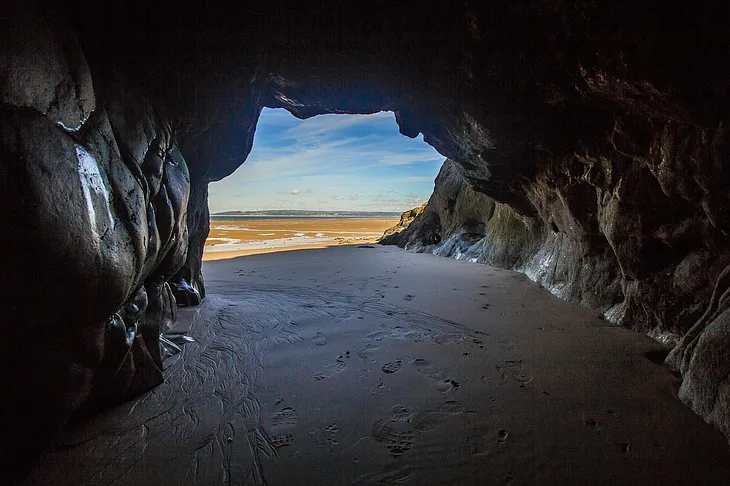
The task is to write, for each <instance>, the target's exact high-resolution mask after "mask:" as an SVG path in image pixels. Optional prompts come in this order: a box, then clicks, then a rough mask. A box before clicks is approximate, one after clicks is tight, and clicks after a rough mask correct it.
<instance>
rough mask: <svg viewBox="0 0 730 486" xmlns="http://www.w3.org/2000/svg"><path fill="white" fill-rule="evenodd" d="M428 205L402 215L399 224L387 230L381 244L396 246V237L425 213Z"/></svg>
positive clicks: (424, 204) (422, 205)
mask: <svg viewBox="0 0 730 486" xmlns="http://www.w3.org/2000/svg"><path fill="white" fill-rule="evenodd" d="M426 204H428V202H425V203H423V204H421V205H420V206H418V207H417V208H413V209H409V210H408V211H405V212H404V213H403V214H401V215H400V221H398V224H397V225H395V226H393V227H392V228H388V229H387V230H385V232H384V233H383V236H382V238H381V239H380V241H379V243H382V244H384V245H389V244H390V245H392V244H395V241H397V240H396V238H394V237H395V236H397V235H398V234H400V233H401V232H402V231H403V230H405V229H407V228H408V226H409V225H410V224H411V223H412V222H413V221H414V220H415V219H416V218H417V217H418V216H419V215H420V214H421V213H422V212H423V210H424V209H426Z"/></svg>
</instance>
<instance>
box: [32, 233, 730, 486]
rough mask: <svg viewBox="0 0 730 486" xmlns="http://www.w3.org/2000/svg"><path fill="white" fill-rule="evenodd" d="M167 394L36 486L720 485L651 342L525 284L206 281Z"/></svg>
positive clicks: (698, 424)
mask: <svg viewBox="0 0 730 486" xmlns="http://www.w3.org/2000/svg"><path fill="white" fill-rule="evenodd" d="M204 273H205V275H206V283H207V290H208V292H209V297H208V298H207V299H205V301H204V303H203V305H202V306H201V307H200V308H199V309H197V310H188V311H184V312H183V313H182V314H183V319H182V322H181V324H180V325H181V326H183V327H184V326H185V325H186V324H185V323H186V322H187V323H189V324H190V325H191V329H190V335H191V336H192V337H194V338H195V340H196V342H194V343H191V344H187V345H185V347H184V349H183V353H182V355H178V356H176V357H173V358H170V359H169V360H168V361H167V362H166V367H167V369H166V371H165V375H166V383H165V384H163V385H162V386H160V387H158V388H157V389H155V390H153V391H152V392H150V393H149V394H147V395H145V396H143V397H141V398H140V399H138V400H135V401H133V402H131V403H129V404H125V405H123V406H121V407H118V408H116V409H114V410H111V411H108V412H106V413H105V414H102V415H100V416H97V417H95V418H94V419H93V420H91V421H87V422H84V423H83V424H80V425H79V426H77V427H76V428H71V429H70V430H69V431H67V433H66V434H65V435H64V436H63V437H62V438H61V440H60V441H59V444H58V446H59V449H58V450H57V451H56V452H55V453H53V454H51V455H49V456H48V457H46V458H45V459H44V461H43V462H42V463H41V464H40V465H39V467H38V469H37V470H36V471H35V475H34V477H33V478H32V480H31V481H30V482H29V484H57V485H63V484H82V483H83V484H130V485H131V484H135V485H136V484H150V485H158V484H206V485H207V484H254V485H263V484H268V485H341V484H347V485H349V484H357V485H360V484H361V485H375V484H411V485H431V484H433V485H441V484H452V485H484V484H547V485H551V484H561V485H562V484H576V485H585V484H612V485H613V484H663V485H666V484H725V483H726V482H727V478H728V477H730V448H728V445H727V442H726V440H725V438H724V437H723V436H722V435H721V434H720V433H719V432H717V431H716V430H714V429H713V428H712V427H710V426H708V425H707V424H705V423H704V422H702V421H701V420H700V419H699V418H697V417H696V416H695V415H693V414H692V413H691V412H690V411H689V410H688V409H687V408H686V407H685V406H684V405H682V404H681V403H680V402H679V401H678V400H677V398H676V395H675V391H676V388H677V384H678V379H677V377H676V376H675V375H674V374H672V373H671V372H670V371H668V370H667V369H665V368H664V367H662V366H661V365H660V364H657V363H656V362H657V361H659V360H660V359H661V356H662V348H661V346H660V345H659V344H657V343H656V342H654V341H652V340H651V339H649V338H647V337H645V336H642V335H639V334H635V333H632V332H630V331H627V330H624V329H619V328H615V327H612V326H610V325H608V324H606V323H605V322H603V321H601V320H600V319H598V318H597V317H595V315H594V314H593V313H591V312H590V311H588V310H585V309H581V308H577V307H575V306H572V305H569V304H566V303H565V302H562V301H560V300H558V299H557V298H555V297H554V296H552V295H551V294H550V293H549V292H547V291H546V290H544V289H543V288H541V287H540V286H538V285H537V284H534V283H533V282H530V281H529V280H527V279H526V278H525V277H524V276H522V275H520V274H516V273H513V272H509V271H502V270H498V269H494V268H491V267H488V266H484V265H476V264H470V263H465V262H456V261H453V260H449V259H445V258H439V257H436V256H433V255H425V254H413V253H407V252H405V251H403V250H400V249H397V248H393V247H380V246H375V247H374V248H359V247H358V246H343V247H337V248H327V249H322V250H302V251H295V252H284V253H277V254H268V255H256V256H249V257H244V258H237V259H232V260H225V261H217V262H207V263H205V264H204Z"/></svg>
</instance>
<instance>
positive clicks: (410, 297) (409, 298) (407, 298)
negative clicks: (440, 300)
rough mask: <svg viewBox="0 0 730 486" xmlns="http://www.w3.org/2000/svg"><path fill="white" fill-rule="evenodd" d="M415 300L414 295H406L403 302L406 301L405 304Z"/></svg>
mask: <svg viewBox="0 0 730 486" xmlns="http://www.w3.org/2000/svg"><path fill="white" fill-rule="evenodd" d="M415 298H416V296H415V295H411V294H408V295H406V296H405V297H403V300H405V301H407V302H410V301H412V300H413V299H415Z"/></svg>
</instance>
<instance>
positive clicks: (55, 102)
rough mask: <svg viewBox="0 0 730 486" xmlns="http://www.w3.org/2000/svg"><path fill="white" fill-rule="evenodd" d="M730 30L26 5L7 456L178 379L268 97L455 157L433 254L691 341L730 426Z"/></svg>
mask: <svg viewBox="0 0 730 486" xmlns="http://www.w3.org/2000/svg"><path fill="white" fill-rule="evenodd" d="M727 21H728V11H727V8H726V7H725V6H724V5H722V2H714V3H711V2H700V3H696V2H695V3H691V2H669V3H667V2H654V1H649V2H632V1H628V0H621V1H618V2H611V3H610V4H608V3H607V4H605V5H603V4H601V3H600V2H593V1H588V0H586V1H583V0H579V1H577V2H573V3H571V4H570V5H568V4H567V3H565V2H562V1H559V0H555V1H546V2H527V1H519V0H517V1H513V2H471V1H465V2H456V3H455V2H446V1H433V2H425V3H424V2H411V1H402V2H341V1H339V0H337V1H335V0H325V1H323V2H319V3H317V5H316V6H312V5H310V4H308V3H307V2H293V1H287V0H274V1H271V2H260V3H259V4H258V5H256V6H246V8H244V7H242V6H241V4H240V2H233V1H225V0H218V1H215V2H207V3H205V4H201V3H196V2H184V1H183V2H178V3H175V5H174V6H172V5H171V4H169V3H168V2H165V1H147V0H145V1H142V0H131V1H130V0H124V1H122V0H110V1H108V2H87V1H84V0H71V1H69V2H63V3H62V4H59V3H58V2H50V1H44V0H10V1H9V2H5V3H4V4H3V9H2V13H0V24H1V25H0V36H2V41H1V42H0V88H1V89H0V96H1V99H0V101H1V104H0V110H1V111H2V117H1V118H0V185H1V186H2V187H1V188H2V191H0V201H2V202H1V204H2V209H3V214H4V215H7V217H5V218H3V220H2V221H1V222H0V226H2V227H1V228H0V230H2V234H3V235H4V239H3V241H2V248H0V250H1V251H0V268H1V270H0V272H1V273H0V279H1V280H0V285H1V287H0V290H1V291H2V292H1V293H0V295H1V297H0V299H2V300H1V302H0V305H2V309H3V314H2V325H3V330H4V339H3V342H2V350H1V353H2V356H3V359H4V360H5V364H4V366H3V371H2V373H3V375H2V379H3V380H5V381H4V383H9V385H7V386H8V387H9V388H10V389H17V393H13V394H4V396H3V399H2V400H3V401H2V406H3V409H2V414H0V415H2V417H3V419H2V420H3V422H2V424H0V426H2V427H3V429H4V430H6V431H8V432H7V434H8V435H7V436H8V437H12V439H11V441H10V442H12V441H15V440H16V439H17V440H18V441H19V442H13V444H19V445H13V446H12V447H11V446H9V445H8V443H9V442H8V441H6V443H5V444H4V446H3V447H4V449H3V450H5V451H7V450H8V449H13V448H15V447H17V449H18V450H25V449H29V448H33V444H35V443H36V442H37V441H38V438H42V437H45V436H48V435H49V433H51V432H52V431H53V430H55V429H57V428H58V427H60V426H61V425H62V424H63V423H64V422H65V421H66V420H67V419H68V417H69V416H71V415H72V414H73V413H74V412H75V411H77V410H79V409H80V408H82V407H84V406H86V405H87V404H89V403H101V402H109V401H111V400H112V399H113V400H117V399H123V398H124V397H125V396H128V395H129V394H130V393H134V392H138V391H139V390H142V389H144V388H145V386H149V385H150V384H152V383H154V382H156V381H159V379H160V374H159V357H157V356H155V336H158V335H159V330H160V327H164V322H165V320H166V318H165V317H164V314H165V312H166V311H165V310H164V309H166V308H169V307H171V304H170V302H171V300H170V298H169V291H168V290H167V289H168V286H166V281H168V280H169V279H171V278H173V277H174V279H173V283H174V284H175V285H174V287H175V289H174V291H175V292H177V293H178V294H179V293H180V292H183V295H179V296H180V297H181V300H186V301H187V302H188V303H195V302H196V301H197V298H198V297H197V296H196V294H197V295H199V296H204V294H205V289H204V282H203V278H202V275H201V271H200V269H201V255H202V250H203V244H204V241H205V238H206V235H207V232H208V209H207V185H208V183H209V182H211V181H215V180H219V179H221V178H223V177H226V176H227V175H229V174H231V173H232V172H233V171H234V170H235V169H236V168H237V167H238V166H240V164H242V163H243V162H244V160H245V159H246V157H247V156H248V153H249V152H250V150H251V147H252V144H253V135H254V132H255V127H256V122H257V119H258V116H259V113H260V111H261V109H262V108H263V107H265V106H268V107H274V108H276V107H278V108H285V109H287V110H289V111H290V112H291V113H292V114H294V115H295V116H298V117H301V118H306V117H310V116H314V115H317V114H321V113H373V112H377V111H380V110H391V111H393V112H395V115H396V121H397V122H398V125H399V128H400V131H401V132H402V133H403V134H404V135H406V136H410V137H415V136H417V135H418V134H419V133H420V134H423V137H424V140H425V141H426V142H427V143H429V144H431V145H432V146H434V147H435V148H436V149H437V150H438V151H439V152H440V153H442V154H443V155H444V156H446V157H448V158H449V159H450V161H451V162H449V163H448V164H447V165H446V166H445V167H444V170H443V171H442V173H441V175H440V176H439V180H438V181H437V188H436V193H435V194H434V196H433V197H432V200H431V202H429V204H428V206H427V207H426V209H425V210H424V212H423V213H422V215H421V216H420V217H418V218H417V219H416V220H415V221H414V222H413V223H412V224H411V225H410V226H409V228H408V229H407V230H405V231H403V232H402V233H401V235H402V236H399V238H401V239H402V241H406V242H409V248H411V247H415V246H418V245H422V246H423V247H424V248H425V247H428V246H429V245H433V244H435V242H436V240H438V239H440V241H439V243H438V245H437V246H438V249H439V250H438V251H440V252H442V253H443V254H449V255H456V254H460V255H463V256H464V257H465V258H470V259H474V258H476V259H477V260H479V261H483V262H488V263H492V264H495V265H499V266H504V267H507V268H515V269H519V270H521V271H524V272H525V273H527V274H528V275H531V277H532V278H534V279H535V280H537V281H540V282H542V283H544V284H545V285H546V286H548V287H549V288H551V289H553V291H554V292H555V293H557V294H558V295H561V296H563V297H564V298H566V299H569V300H572V301H576V302H582V303H585V304H586V305H590V306H593V307H595V308H596V309H598V310H599V311H600V312H602V313H604V314H605V315H606V316H607V318H609V319H610V320H611V321H613V322H616V323H620V324H622V325H626V326H628V327H631V328H634V329H637V330H641V331H644V332H648V333H650V334H652V335H654V336H657V337H662V338H664V339H665V340H666V341H667V342H669V343H671V342H674V341H676V340H679V345H678V347H677V348H676V350H675V352H674V353H673V355H672V357H671V362H672V363H673V364H675V365H677V366H678V367H679V369H680V371H681V372H682V373H683V375H684V376H685V377H686V380H685V382H684V384H683V387H682V390H681V393H680V395H681V396H682V398H683V400H685V401H686V402H687V403H688V404H690V406H692V407H693V409H694V410H696V411H697V412H698V413H700V414H702V416H703V417H705V418H706V419H708V420H710V421H712V423H714V424H716V425H717V426H718V427H720V428H723V430H727V428H728V425H727V424H730V412H728V411H727V410H728V407H726V406H724V405H723V404H724V403H725V402H724V400H725V398H724V397H725V391H724V390H725V388H724V387H725V381H724V376H726V374H727V373H726V370H725V364H724V363H725V361H726V358H725V356H726V355H727V354H728V353H727V343H726V338H725V337H724V336H726V335H727V319H726V315H725V313H724V309H725V306H726V301H727V300H728V299H725V298H724V293H725V290H726V289H727V287H728V282H727V279H726V278H725V277H724V275H725V274H724V273H723V272H724V269H725V268H727V267H728V265H730V255H729V253H728V248H729V245H728V237H729V235H730V190H729V189H728V184H727V180H728V176H730V174H729V171H730V168H729V165H728V160H727V159H728V137H729V136H730V134H729V133H728V130H729V129H728V125H727V120H728V112H729V111H730V108H729V106H730V98H729V96H730V95H729V93H730V76H728V74H729V73H728V70H729V69H730V63H729V62H728V52H729V51H728V49H727V46H728V45H730V31H728V30H727V29H726V28H725V26H726V24H727ZM21 40H22V42H21ZM182 154H184V160H183V155H182ZM186 162H187V166H188V169H189V171H188V170H187V169H186ZM183 222H185V224H183ZM434 248H435V247H434ZM713 289H714V290H713ZM713 295H714V297H713ZM145 303H146V305H147V307H146V309H145ZM165 303H166V304H165ZM153 304H154V305H153ZM165 306H167V307H165ZM708 306H709V307H708ZM695 323H697V325H696V326H694V327H693V325H694V324H695ZM135 328H136V329H137V331H135ZM690 328H692V331H690V333H689V334H688V335H687V336H686V337H685V334H686V333H687V332H688V331H689V330H690ZM11 370H12V371H11ZM155 370H157V371H156V372H155ZM142 377H144V380H146V381H145V383H146V385H145V386H143V385H142V384H140V380H142ZM144 380H142V381H144ZM125 390H127V391H125ZM110 397H112V398H110ZM27 403H35V404H38V406H37V407H35V408H34V407H28V406H27V405H25V404H27ZM19 417H20V418H19ZM28 417H33V418H38V417H40V418H42V419H41V420H39V421H37V422H34V421H32V420H30V419H28ZM28 423H32V424H33V425H32V426H30V428H29V429H28V428H27V427H26V425H27V424H28Z"/></svg>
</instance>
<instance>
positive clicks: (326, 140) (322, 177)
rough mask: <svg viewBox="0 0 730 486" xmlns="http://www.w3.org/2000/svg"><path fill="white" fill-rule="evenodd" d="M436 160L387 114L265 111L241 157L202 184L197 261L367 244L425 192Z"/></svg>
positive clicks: (438, 160) (433, 153) (436, 155)
mask: <svg viewBox="0 0 730 486" xmlns="http://www.w3.org/2000/svg"><path fill="white" fill-rule="evenodd" d="M443 160H444V157H443V156H441V155H440V154H439V153H438V152H436V150H435V149H434V148H433V147H431V146H430V145H428V144H426V143H425V142H424V141H423V138H422V135H419V136H418V138H416V139H410V138H407V137H404V136H402V135H401V134H400V132H399V131H398V125H397V124H396V121H395V116H394V114H393V113H392V112H385V111H383V112H379V113H375V114H370V115H334V114H327V115H318V116H315V117H312V118H309V119H306V120H301V119H298V118H296V117H294V116H293V115H291V114H290V113H289V112H288V111H286V110H284V109H269V108H266V109H264V110H263V112H262V114H261V117H260V119H259V121H258V124H257V128H256V135H255V138H254V144H253V149H252V151H251V154H250V155H249V157H248V159H247V161H246V163H245V164H243V165H242V166H241V167H239V168H238V170H236V171H235V172H234V173H233V174H232V175H230V176H229V177H227V178H225V179H223V180H221V181H220V182H215V183H211V184H210V186H209V191H210V192H209V204H210V212H211V230H210V234H209V236H208V239H207V241H206V246H205V253H204V259H205V260H216V259H222V258H230V257H234V256H243V255H248V254H254V253H269V252H272V251H284V250H292V249H300V248H319V247H324V246H332V245H340V244H355V243H371V242H374V241H376V240H377V239H378V238H379V237H380V236H382V234H383V232H384V231H385V230H386V229H388V228H390V227H392V226H394V225H395V224H396V223H397V222H398V219H399V217H400V215H401V213H403V212H404V211H407V210H409V209H412V208H414V207H416V206H419V205H420V204H422V203H424V202H425V201H426V200H427V199H428V197H429V196H430V194H431V192H432V191H433V180H434V178H435V176H436V174H437V173H438V170H439V168H440V167H441V165H442V163H443Z"/></svg>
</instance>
